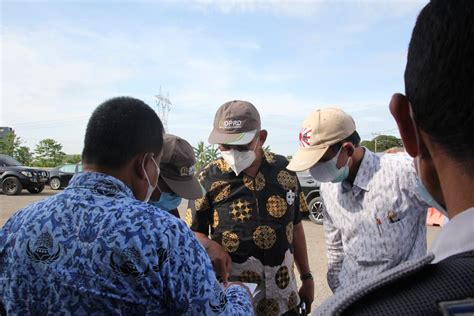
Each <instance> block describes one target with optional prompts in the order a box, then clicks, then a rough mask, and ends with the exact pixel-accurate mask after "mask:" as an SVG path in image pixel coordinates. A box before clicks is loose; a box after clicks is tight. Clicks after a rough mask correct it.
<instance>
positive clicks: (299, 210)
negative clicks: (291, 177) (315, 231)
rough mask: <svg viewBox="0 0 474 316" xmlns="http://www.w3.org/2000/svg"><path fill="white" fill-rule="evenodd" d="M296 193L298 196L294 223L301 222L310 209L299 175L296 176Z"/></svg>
mask: <svg viewBox="0 0 474 316" xmlns="http://www.w3.org/2000/svg"><path fill="white" fill-rule="evenodd" d="M295 177H296V175H295ZM296 194H297V196H296V197H295V203H296V205H295V217H294V219H293V225H296V224H298V223H300V222H301V220H302V219H303V213H307V212H308V211H309V208H308V203H306V197H305V196H304V193H303V190H302V189H301V185H300V181H299V180H298V177H296Z"/></svg>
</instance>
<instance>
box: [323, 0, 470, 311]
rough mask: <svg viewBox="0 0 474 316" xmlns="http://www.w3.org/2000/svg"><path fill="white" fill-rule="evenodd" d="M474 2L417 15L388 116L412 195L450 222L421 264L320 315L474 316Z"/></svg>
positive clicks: (350, 293)
mask: <svg viewBox="0 0 474 316" xmlns="http://www.w3.org/2000/svg"><path fill="white" fill-rule="evenodd" d="M473 16H474V2H473V1H471V0H456V1H445V0H433V1H431V2H430V3H429V4H427V5H426V6H425V7H424V8H423V10H422V11H421V13H420V15H419V16H418V19H417V22H416V25H415V28H414V30H413V34H412V38H411V41H410V46H409V50H408V60H407V65H406V69H405V92H406V96H404V95H402V94H395V95H394V96H393V97H392V100H391V102H390V111H391V112H392V115H393V116H394V118H395V120H396V121H397V124H398V128H399V130H400V135H401V137H402V140H403V143H404V145H405V148H406V151H407V152H408V153H409V154H410V155H411V156H412V157H414V158H415V161H416V165H417V173H418V189H417V191H418V192H419V193H420V195H422V196H423V198H424V199H425V200H426V201H427V202H428V203H430V204H431V205H432V206H434V207H436V208H437V209H438V210H439V211H441V212H443V213H445V214H447V215H448V217H449V218H450V222H449V223H448V224H447V225H446V226H444V227H443V229H442V230H441V232H440V233H439V235H438V236H437V238H436V239H435V241H434V243H433V246H432V249H431V252H432V253H429V254H427V255H426V256H425V257H423V258H421V259H419V260H415V261H410V262H406V263H405V264H402V265H400V266H398V267H396V268H394V269H392V270H389V271H387V272H386V273H383V274H381V275H380V276H378V277H375V278H372V279H369V280H367V281H365V282H361V283H360V284H356V285H354V286H352V287H350V288H347V290H345V291H343V292H341V293H338V294H337V295H335V296H334V297H332V298H331V299H329V300H328V301H327V302H325V303H324V304H323V305H322V306H321V307H320V308H319V309H318V313H317V314H318V315H340V314H344V315H435V314H443V315H468V314H469V315H472V314H473V313H474V300H473V298H474V282H473V280H474V268H473V267H474V228H473V227H474V226H473V223H474V193H473V188H474V147H473V141H472V136H473V135H474V40H473V39H474V19H473Z"/></svg>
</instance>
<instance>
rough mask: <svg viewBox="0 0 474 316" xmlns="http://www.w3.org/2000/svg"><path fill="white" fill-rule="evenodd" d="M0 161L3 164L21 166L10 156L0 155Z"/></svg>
mask: <svg viewBox="0 0 474 316" xmlns="http://www.w3.org/2000/svg"><path fill="white" fill-rule="evenodd" d="M0 162H1V163H2V164H3V165H5V166H12V167H13V166H21V163H20V162H19V161H17V160H16V159H14V158H12V157H10V156H2V157H0Z"/></svg>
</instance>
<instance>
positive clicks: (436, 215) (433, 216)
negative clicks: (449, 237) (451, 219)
mask: <svg viewBox="0 0 474 316" xmlns="http://www.w3.org/2000/svg"><path fill="white" fill-rule="evenodd" d="M447 222H448V219H447V218H446V216H444V215H443V214H441V213H440V212H439V211H438V210H437V209H435V208H434V207H430V208H429V209H428V213H427V214H426V225H431V226H444V225H445V224H446V223H447Z"/></svg>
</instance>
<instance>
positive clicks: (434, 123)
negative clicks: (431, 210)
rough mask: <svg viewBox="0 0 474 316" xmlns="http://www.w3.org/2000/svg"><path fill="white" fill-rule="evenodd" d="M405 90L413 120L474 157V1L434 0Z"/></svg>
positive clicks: (463, 155) (460, 154)
mask: <svg viewBox="0 0 474 316" xmlns="http://www.w3.org/2000/svg"><path fill="white" fill-rule="evenodd" d="M405 92H406V96H407V98H408V100H409V101H410V104H411V107H412V110H413V114H414V118H415V122H416V123H417V125H418V126H419V127H420V128H421V129H422V130H423V131H424V132H426V133H427V134H429V135H430V136H431V138H432V140H433V141H434V142H436V143H437V144H439V145H440V146H441V148H443V150H444V151H445V152H446V154H448V155H449V156H450V157H452V158H453V159H455V160H457V161H459V162H470V163H469V165H468V168H469V169H472V164H471V163H472V161H474V146H473V136H474V111H473V107H474V1H472V0H433V1H431V2H430V3H429V4H428V5H426V6H425V7H424V8H423V10H422V11H421V13H420V15H419V16H418V19H417V22H416V25H415V28H414V30H413V34H412V37H411V41H410V46H409V50H408V60H407V66H406V69H405Z"/></svg>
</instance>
